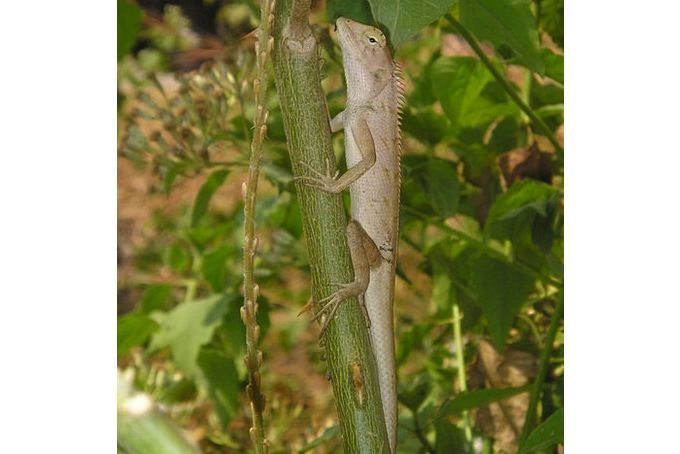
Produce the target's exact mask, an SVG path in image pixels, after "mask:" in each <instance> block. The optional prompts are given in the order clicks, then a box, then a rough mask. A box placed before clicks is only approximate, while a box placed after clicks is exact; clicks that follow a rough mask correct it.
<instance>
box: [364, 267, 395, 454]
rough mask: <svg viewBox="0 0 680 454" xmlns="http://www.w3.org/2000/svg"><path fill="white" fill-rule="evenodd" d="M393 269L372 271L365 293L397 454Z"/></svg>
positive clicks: (392, 445) (388, 423)
mask: <svg viewBox="0 0 680 454" xmlns="http://www.w3.org/2000/svg"><path fill="white" fill-rule="evenodd" d="M393 266H394V264H393V263H388V262H383V263H382V264H381V265H380V266H379V267H378V268H376V269H373V270H371V279H370V281H369V284H368V288H367V289H366V294H365V302H366V309H367V310H368V315H369V318H370V320H371V329H370V332H371V343H372V344H373V353H374V355H375V359H376V364H377V365H378V381H379V384H380V398H381V400H382V404H383V413H384V415H385V426H386V428H387V436H388V439H389V442H390V451H391V452H395V448H396V444H397V374H396V368H395V359H394V328H393V326H394V324H393V310H392V304H393V301H394V272H393V270H392V268H393Z"/></svg>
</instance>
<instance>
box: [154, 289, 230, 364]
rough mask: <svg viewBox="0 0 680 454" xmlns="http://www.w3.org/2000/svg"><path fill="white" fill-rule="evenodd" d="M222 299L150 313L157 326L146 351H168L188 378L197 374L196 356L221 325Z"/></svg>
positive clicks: (212, 298)
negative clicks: (157, 328) (159, 349)
mask: <svg viewBox="0 0 680 454" xmlns="http://www.w3.org/2000/svg"><path fill="white" fill-rule="evenodd" d="M225 310H226V299H225V298H224V296H222V295H212V296H209V297H207V298H204V299H201V300H196V301H187V302H184V303H181V304H180V305H178V306H177V307H175V308H174V309H172V310H171V311H169V312H167V313H160V312H156V313H154V316H155V318H156V321H157V322H158V323H159V324H160V325H161V327H160V329H159V330H158V331H157V332H156V333H155V334H154V335H153V337H152V339H151V345H149V350H155V349H158V348H163V347H166V346H169V347H170V350H171V351H172V356H173V358H174V360H175V362H176V363H177V365H178V366H179V367H180V368H181V369H182V370H184V372H186V373H187V375H189V376H195V375H196V374H197V372H198V371H199V368H198V366H197V363H196V361H197V357H198V352H199V350H200V348H201V346H202V345H204V344H206V343H208V342H209V341H210V339H211V338H212V336H213V332H214V331H215V328H217V326H219V324H220V323H221V322H222V315H223V314H224V312H225Z"/></svg>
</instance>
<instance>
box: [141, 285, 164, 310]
mask: <svg viewBox="0 0 680 454" xmlns="http://www.w3.org/2000/svg"><path fill="white" fill-rule="evenodd" d="M171 291H172V286H170V285H168V284H153V285H149V286H147V287H146V288H145V289H144V292H143V293H142V296H141V298H140V299H139V307H140V309H141V311H142V312H144V313H145V314H149V313H151V312H153V311H158V310H163V309H164V307H165V303H166V302H167V301H168V298H169V297H170V292H171Z"/></svg>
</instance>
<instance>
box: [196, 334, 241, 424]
mask: <svg viewBox="0 0 680 454" xmlns="http://www.w3.org/2000/svg"><path fill="white" fill-rule="evenodd" d="M198 364H199V366H200V367H201V372H202V373H203V378H204V379H205V380H206V382H207V385H208V393H209V394H210V398H211V399H212V401H213V403H214V404H215V408H216V410H217V414H218V415H219V417H220V421H221V422H222V426H223V427H225V428H226V426H227V424H229V420H230V419H231V417H232V416H233V415H234V414H235V413H236V411H237V410H238V396H239V394H240V391H241V390H240V388H239V382H238V373H237V372H236V367H234V360H233V358H229V357H228V356H227V355H225V354H224V353H223V352H221V351H219V350H216V349H214V348H208V347H204V348H202V349H201V352H200V353H199V355H198Z"/></svg>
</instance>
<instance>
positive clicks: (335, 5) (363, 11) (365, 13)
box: [326, 0, 373, 24]
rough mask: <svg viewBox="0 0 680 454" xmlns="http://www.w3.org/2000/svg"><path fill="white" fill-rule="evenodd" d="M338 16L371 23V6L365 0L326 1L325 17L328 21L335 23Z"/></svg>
mask: <svg viewBox="0 0 680 454" xmlns="http://www.w3.org/2000/svg"><path fill="white" fill-rule="evenodd" d="M338 17H346V18H348V19H352V20H355V21H357V22H361V23H362V24H371V23H373V16H372V15H371V6H370V5H369V4H368V1H367V0H353V1H350V2H348V1H345V0H328V1H327V2H326V18H327V19H328V21H329V22H333V23H335V21H336V20H337V19H338Z"/></svg>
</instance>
